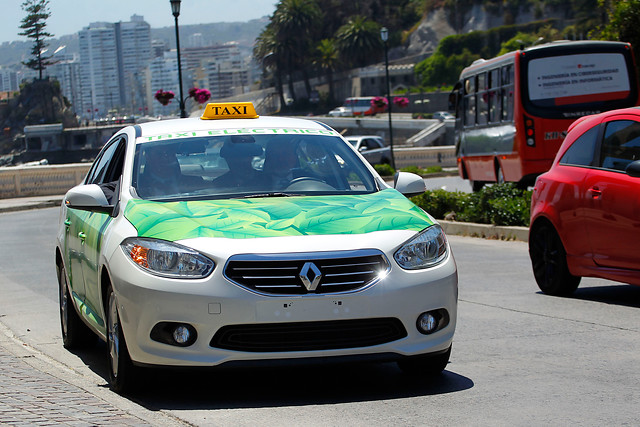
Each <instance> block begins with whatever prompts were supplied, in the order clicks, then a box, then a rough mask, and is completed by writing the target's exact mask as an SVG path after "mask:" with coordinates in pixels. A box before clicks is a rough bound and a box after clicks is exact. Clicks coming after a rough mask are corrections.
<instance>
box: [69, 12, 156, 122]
mask: <svg viewBox="0 0 640 427" xmlns="http://www.w3.org/2000/svg"><path fill="white" fill-rule="evenodd" d="M79 42H80V83H81V100H82V101H81V102H82V108H81V110H80V111H82V115H83V116H84V117H92V118H93V117H106V116H107V115H108V114H109V113H110V112H113V111H114V110H117V111H119V113H120V114H127V113H135V112H136V111H137V110H139V108H141V106H142V105H144V104H145V99H144V95H145V93H146V89H145V87H144V81H145V79H144V69H145V67H146V66H147V65H148V63H149V61H150V60H151V28H150V27H149V24H147V23H146V22H145V21H144V19H143V18H142V17H141V16H138V15H134V16H132V17H131V21H130V22H118V23H107V22H94V23H91V24H90V25H89V26H88V27H85V28H83V29H82V30H81V31H80V32H79Z"/></svg>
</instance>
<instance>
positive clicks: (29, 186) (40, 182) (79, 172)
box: [0, 163, 91, 199]
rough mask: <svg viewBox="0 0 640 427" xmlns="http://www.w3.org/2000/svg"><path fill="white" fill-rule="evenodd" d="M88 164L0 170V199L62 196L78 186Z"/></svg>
mask: <svg viewBox="0 0 640 427" xmlns="http://www.w3.org/2000/svg"><path fill="white" fill-rule="evenodd" d="M90 166H91V165H90V164H89V163H75V164H68V165H46V166H10V167H3V168H0V199H8V198H13V197H31V196H50V195H56V194H64V193H66V192H67V190H69V189H70V188H71V187H73V186H74V185H77V184H79V183H80V182H81V181H82V179H83V178H84V177H85V175H86V174H87V172H88V171H89V167H90Z"/></svg>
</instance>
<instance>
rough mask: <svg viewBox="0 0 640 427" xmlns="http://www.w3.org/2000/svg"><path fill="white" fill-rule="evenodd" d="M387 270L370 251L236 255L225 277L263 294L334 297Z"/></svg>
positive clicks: (382, 259)
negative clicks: (333, 295)
mask: <svg viewBox="0 0 640 427" xmlns="http://www.w3.org/2000/svg"><path fill="white" fill-rule="evenodd" d="M388 268H389V264H388V263H387V261H386V258H385V257H384V255H383V254H382V253H381V252H380V251H377V250H373V249H367V250H358V251H341V252H321V253H307V254H305V253H297V254H250V255H249V254H247V255H235V256H233V257H231V258H230V259H229V262H228V263H227V266H226V268H225V271H224V274H225V276H226V277H227V278H228V279H229V280H231V281H232V282H234V283H236V284H238V285H240V286H243V287H245V288H248V289H251V290H252V291H255V292H259V293H262V294H272V295H303V294H309V293H314V294H331V293H341V292H350V291H355V290H359V289H362V288H364V287H366V286H369V285H371V284H373V283H374V282H375V281H376V280H377V279H378V278H379V277H380V276H381V274H383V273H385V272H386V271H387V270H388Z"/></svg>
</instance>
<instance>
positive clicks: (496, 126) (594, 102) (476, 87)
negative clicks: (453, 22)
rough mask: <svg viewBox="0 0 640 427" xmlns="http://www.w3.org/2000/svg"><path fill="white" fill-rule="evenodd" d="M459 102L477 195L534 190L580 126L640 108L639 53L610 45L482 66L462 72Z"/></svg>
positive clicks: (548, 48) (460, 135)
mask: <svg viewBox="0 0 640 427" xmlns="http://www.w3.org/2000/svg"><path fill="white" fill-rule="evenodd" d="M451 99H452V100H453V102H454V104H455V110H456V137H455V141H456V154H457V159H458V171H459V174H460V176H461V177H462V178H463V179H468V180H469V181H470V182H471V186H472V188H473V190H474V191H478V190H479V189H480V188H482V186H483V185H484V184H486V183H492V182H493V183H495V182H498V183H501V182H516V183H518V185H519V186H521V187H523V188H526V187H528V186H530V185H533V183H534V182H535V178H536V177H537V176H538V175H539V174H541V173H543V172H546V171H547V170H548V169H549V168H550V167H551V163H552V162H553V159H554V157H555V155H556V152H557V151H558V149H559V148H560V144H561V143H562V141H563V139H564V136H565V135H566V133H567V128H568V127H569V125H570V124H571V123H572V122H573V121H574V120H576V119H577V118H579V117H582V116H584V115H587V114H594V113H599V112H602V111H607V110H613V109H616V108H624V107H631V106H635V105H638V104H639V103H640V99H639V94H638V82H637V77H636V69H635V65H634V59H633V54H632V51H631V45H629V44H628V43H621V42H605V41H561V42H552V43H547V44H543V45H539V46H533V47H530V48H527V49H523V50H517V51H515V52H509V53H507V54H504V55H502V56H499V57H496V58H493V59H490V60H484V59H479V60H477V61H475V62H474V63H473V64H471V65H470V66H469V67H467V68H465V69H464V70H463V71H462V73H461V74H460V80H459V81H458V83H457V84H456V86H455V87H454V90H453V92H452V94H451Z"/></svg>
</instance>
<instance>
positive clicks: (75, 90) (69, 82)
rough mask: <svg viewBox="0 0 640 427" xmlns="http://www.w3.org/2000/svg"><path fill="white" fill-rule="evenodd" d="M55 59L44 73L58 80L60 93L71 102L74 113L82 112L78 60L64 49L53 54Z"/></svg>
mask: <svg viewBox="0 0 640 427" xmlns="http://www.w3.org/2000/svg"><path fill="white" fill-rule="evenodd" d="M53 59H54V60H55V61H56V62H55V63H54V64H52V65H49V66H48V67H47V68H46V69H45V70H44V72H45V75H46V76H48V77H49V78H51V79H55V80H57V81H58V82H60V90H61V91H62V95H63V96H64V97H65V98H67V100H68V101H69V102H70V103H71V108H73V110H74V112H75V113H76V115H80V114H81V113H82V109H81V107H82V98H81V95H82V94H81V91H80V60H79V57H78V56H77V55H69V54H65V53H64V50H60V52H56V53H54V55H53Z"/></svg>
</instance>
